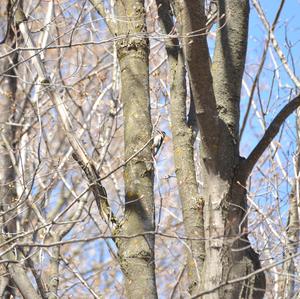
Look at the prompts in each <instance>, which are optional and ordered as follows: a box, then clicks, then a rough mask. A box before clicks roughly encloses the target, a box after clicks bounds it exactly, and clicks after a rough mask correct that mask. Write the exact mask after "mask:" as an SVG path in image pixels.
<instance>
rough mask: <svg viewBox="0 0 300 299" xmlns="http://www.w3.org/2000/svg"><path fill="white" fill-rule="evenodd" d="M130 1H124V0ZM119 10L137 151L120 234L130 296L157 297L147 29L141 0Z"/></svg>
mask: <svg viewBox="0 0 300 299" xmlns="http://www.w3.org/2000/svg"><path fill="white" fill-rule="evenodd" d="M125 3H126V4H125ZM116 8H117V15H118V16H120V15H122V16H126V23H122V22H121V23H120V22H119V23H118V24H119V27H118V34H119V35H120V34H127V37H126V38H124V39H123V40H121V41H120V42H118V44H117V53H118V59H119V63H120V70H121V82H122V101H123V106H124V127H125V130H124V135H125V159H126V160H127V159H128V158H129V157H131V156H132V155H133V154H135V153H136V152H138V151H140V150H141V149H142V148H143V147H144V146H145V145H146V144H147V143H148V146H146V148H145V149H144V150H142V151H141V152H140V153H139V154H138V155H137V156H135V157H134V158H133V159H131V161H130V162H129V163H127V164H126V166H125V171H124V180H125V220H124V223H123V225H122V226H121V227H120V233H121V234H122V235H123V234H124V235H127V236H132V235H137V234H140V236H135V237H131V238H128V239H119V240H118V246H119V255H120V264H121V268H122V271H123V273H124V276H125V281H126V291H127V296H128V298H147V299H148V298H149V299H151V298H157V291H156V283H155V263H154V229H155V219H154V215H155V214H154V212H155V210H154V199H153V163H152V156H151V146H150V141H151V132H152V124H151V117H150V96H149V61H148V55H149V41H148V39H147V38H145V37H143V36H142V37H141V38H139V37H137V36H138V35H141V34H143V32H146V25H145V10H144V6H143V1H126V2H124V4H121V3H120V2H118V3H117V4H116Z"/></svg>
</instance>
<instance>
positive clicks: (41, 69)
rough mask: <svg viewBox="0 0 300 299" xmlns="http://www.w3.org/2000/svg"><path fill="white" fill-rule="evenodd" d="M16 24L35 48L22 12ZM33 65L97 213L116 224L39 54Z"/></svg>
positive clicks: (25, 38) (99, 183)
mask: <svg viewBox="0 0 300 299" xmlns="http://www.w3.org/2000/svg"><path fill="white" fill-rule="evenodd" d="M16 15H17V17H16V22H17V23H18V24H19V27H20V31H21V33H22V35H23V37H24V40H25V41H27V43H28V45H29V46H30V47H31V48H35V43H34V40H33V38H32V36H31V32H30V31H29V29H28V25H27V22H26V17H25V15H24V12H23V11H22V10H21V9H19V10H18V14H16ZM31 54H33V55H32V56H33V57H32V61H33V65H34V67H35V68H36V71H37V73H38V76H39V78H40V80H41V83H42V84H44V85H45V86H46V87H47V92H48V94H49V97H50V99H51V101H52V102H53V104H54V105H55V107H56V109H57V112H58V115H59V117H60V120H61V123H62V127H63V130H64V132H65V134H66V137H67V138H68V141H69V142H70V145H71V146H72V148H73V151H74V153H73V158H74V159H75V160H76V161H77V162H78V164H79V165H80V167H81V168H82V170H83V171H84V172H85V174H86V176H87V178H88V180H89V182H90V184H91V190H92V191H93V193H94V196H95V199H96V202H97V206H98V209H99V213H100V215H101V217H102V218H103V219H105V220H106V221H108V222H111V223H113V224H116V218H115V217H114V215H113V213H112V211H111V209H110V206H109V203H108V201H107V193H106V190H105V188H104V187H103V186H102V184H101V182H100V177H99V174H98V172H97V170H96V167H95V165H94V163H93V161H92V160H91V159H90V158H89V156H88V154H87V152H86V151H85V149H84V147H83V145H82V144H81V142H80V141H79V140H78V138H76V135H75V134H74V132H75V130H74V127H73V125H72V123H71V120H70V117H69V115H68V111H67V109H66V107H65V106H64V103H63V100H62V98H61V96H60V95H59V94H58V92H57V91H56V90H55V89H54V88H53V87H52V86H51V81H50V78H49V76H48V74H47V71H46V69H45V66H44V64H43V62H42V60H41V57H40V53H35V52H33V53H31Z"/></svg>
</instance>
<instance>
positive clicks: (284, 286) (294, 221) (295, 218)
mask: <svg viewBox="0 0 300 299" xmlns="http://www.w3.org/2000/svg"><path fill="white" fill-rule="evenodd" d="M296 127H297V156H296V159H295V164H296V165H295V176H296V178H295V180H294V186H293V188H292V191H291V194H290V196H289V215H288V223H287V228H286V234H287V237H288V241H287V246H286V248H285V252H284V255H285V257H286V258H287V257H291V256H293V255H294V254H296V253H297V250H298V248H299V196H300V191H299V178H298V176H299V171H300V155H299V151H300V110H299V109H298V110H297V125H296ZM295 277H297V268H296V265H295V261H294V259H293V258H291V259H290V260H288V261H286V262H285V263H284V264H283V276H282V281H280V284H279V289H280V296H281V298H294V296H295V281H296V279H295Z"/></svg>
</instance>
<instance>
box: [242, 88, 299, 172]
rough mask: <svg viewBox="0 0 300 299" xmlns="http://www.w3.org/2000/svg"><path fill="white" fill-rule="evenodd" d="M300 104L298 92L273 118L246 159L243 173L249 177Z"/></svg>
mask: <svg viewBox="0 0 300 299" xmlns="http://www.w3.org/2000/svg"><path fill="white" fill-rule="evenodd" d="M299 106H300V94H298V95H297V96H296V97H295V98H294V99H293V100H292V101H290V102H289V103H288V104H287V105H285V106H284V107H283V108H282V109H281V111H280V112H279V113H278V114H277V115H276V117H275V118H274V119H273V121H272V122H271V124H270V125H269V127H268V128H267V130H266V132H265V134H264V136H263V137H262V138H261V140H260V141H259V142H258V144H257V145H256V146H255V148H254V149H253V150H252V152H251V153H250V155H249V156H248V158H247V159H246V161H245V162H244V163H243V165H242V173H243V174H245V175H246V177H248V176H249V175H250V173H251V171H252V169H253V167H254V165H255V164H256V162H257V161H258V159H259V158H260V157H261V155H262V154H263V152H264V151H265V150H266V148H267V147H268V146H269V144H270V143H271V141H272V140H273V138H274V137H275V136H276V135H277V133H278V132H279V129H280V127H281V125H282V124H283V123H284V121H285V120H286V119H287V118H288V117H289V116H290V115H291V114H292V113H293V112H294V111H295V110H296V109H297V108H298V107H299Z"/></svg>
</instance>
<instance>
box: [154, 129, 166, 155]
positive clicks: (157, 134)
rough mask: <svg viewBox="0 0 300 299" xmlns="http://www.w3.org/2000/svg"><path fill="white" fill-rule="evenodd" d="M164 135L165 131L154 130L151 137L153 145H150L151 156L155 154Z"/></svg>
mask: <svg viewBox="0 0 300 299" xmlns="http://www.w3.org/2000/svg"><path fill="white" fill-rule="evenodd" d="M165 137H166V133H165V132H164V131H160V130H156V132H155V135H154V137H153V145H152V154H153V156H155V155H157V153H158V152H159V149H160V148H161V146H162V143H163V141H164V139H165Z"/></svg>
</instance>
